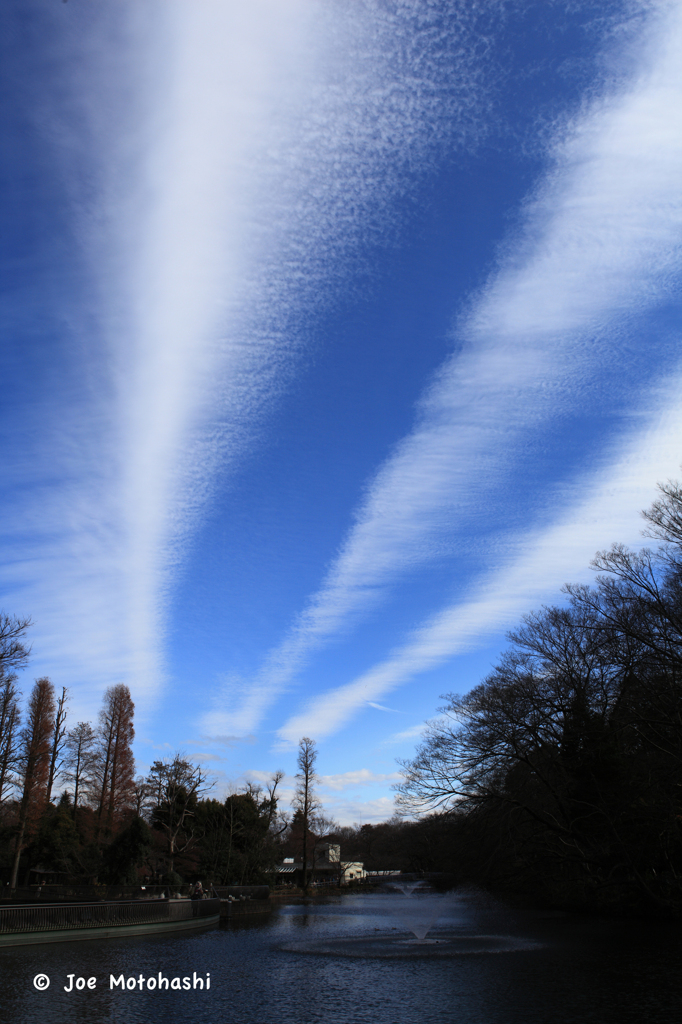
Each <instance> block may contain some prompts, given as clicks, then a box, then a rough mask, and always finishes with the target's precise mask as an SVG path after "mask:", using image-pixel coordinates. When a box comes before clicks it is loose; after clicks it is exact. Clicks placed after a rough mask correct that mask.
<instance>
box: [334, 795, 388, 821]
mask: <svg viewBox="0 0 682 1024" xmlns="http://www.w3.org/2000/svg"><path fill="white" fill-rule="evenodd" d="M325 810H326V811H327V812H328V813H329V814H330V815H331V816H332V817H333V819H334V821H338V823H339V825H364V824H368V825H376V824H378V823H379V822H382V821H387V820H388V819H389V818H392V817H393V815H394V814H395V804H394V801H393V798H392V797H389V796H380V797H376V798H375V799H374V800H353V799H350V800H349V799H338V800H326V801H325Z"/></svg>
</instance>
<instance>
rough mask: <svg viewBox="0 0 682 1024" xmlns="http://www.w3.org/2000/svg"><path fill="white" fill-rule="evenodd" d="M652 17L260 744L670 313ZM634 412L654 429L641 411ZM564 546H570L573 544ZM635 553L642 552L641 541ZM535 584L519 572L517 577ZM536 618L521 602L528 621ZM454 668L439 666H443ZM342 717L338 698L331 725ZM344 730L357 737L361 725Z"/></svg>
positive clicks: (673, 225) (314, 611) (678, 37)
mask: <svg viewBox="0 0 682 1024" xmlns="http://www.w3.org/2000/svg"><path fill="white" fill-rule="evenodd" d="M652 10H653V14H652V17H651V19H650V23H649V25H648V29H647V31H646V32H644V33H643V37H642V40H641V42H640V51H639V54H638V55H637V60H636V61H635V62H634V71H633V72H632V73H631V74H630V75H629V76H628V78H627V80H626V81H625V82H621V83H620V84H619V85H618V87H617V88H614V89H612V90H611V91H607V92H605V93H604V94H603V95H602V96H601V97H600V98H598V99H597V100H595V101H594V102H593V103H592V104H591V105H590V107H589V109H587V110H586V111H584V112H583V113H582V114H581V115H580V116H579V117H577V118H576V119H575V120H574V122H573V123H572V124H571V125H570V126H568V128H567V129H565V130H564V131H562V133H561V136H560V137H559V138H558V139H556V140H555V143H554V147H553V150H552V153H551V157H552V168H551V170H550V171H549V172H548V174H547V175H546V176H545V178H544V180H543V181H542V182H541V183H540V185H539V186H538V188H537V189H536V191H535V193H534V194H533V196H532V197H531V198H530V199H529V201H528V203H527V207H526V210H525V215H524V226H523V228H522V229H521V230H520V231H519V232H518V233H517V235H516V236H515V237H514V238H513V239H512V240H510V242H509V243H508V245H507V248H506V251H505V252H504V253H503V254H502V256H501V258H500V264H499V267H498V269H497V270H496V272H495V273H494V274H492V275H491V278H490V280H489V282H488V284H487V286H486V287H485V288H484V289H483V290H482V291H481V293H480V294H479V295H477V296H475V297H474V298H473V299H472V301H471V304H470V308H469V310H468V312H467V314H466V315H464V316H463V317H462V318H461V320H460V322H459V324H458V328H457V332H456V334H457V338H458V341H459V342H460V348H459V350H458V352H457V353H455V354H454V355H453V356H452V358H450V359H449V360H448V361H447V363H446V364H445V365H444V366H443V368H442V370H441V372H440V373H439V374H438V375H437V377H436V378H435V380H434V381H433V383H432V386H431V387H430V388H429V389H428V390H427V392H426V393H425V394H424V396H423V398H422V401H421V403H420V406H419V410H418V418H417V422H416V425H415V428H414V430H413V432H412V433H411V434H410V435H409V436H407V437H406V438H405V439H404V440H403V441H402V442H401V443H400V444H399V445H397V447H396V450H395V451H394V453H393V454H392V456H391V457H390V458H389V459H388V460H387V461H386V463H385V464H384V465H383V466H382V467H381V468H380V470H379V471H378V473H377V475H376V477H375V478H374V480H373V481H372V482H371V484H370V486H369V488H368V491H367V496H366V498H365V500H364V501H363V503H362V504H361V506H360V507H359V509H358V511H357V514H356V522H355V525H354V526H353V528H352V529H351V531H350V532H349V535H348V537H347V538H346V540H345V542H344V544H343V546H342V549H341V551H340V553H339V556H338V557H337V559H336V560H335V562H334V563H333V565H332V567H331V569H330V571H329V572H328V574H327V577H326V579H325V580H324V582H323V584H322V586H321V588H320V590H319V591H318V592H317V594H315V595H314V596H313V597H312V598H311V600H310V602H309V605H308V607H307V608H306V610H305V611H304V612H303V614H302V615H301V617H300V619H299V621H298V622H297V624H296V625H295V627H294V628H293V630H292V631H291V633H290V634H289V636H288V637H287V638H286V639H285V641H284V642H283V643H282V645H281V646H280V647H279V648H277V649H276V650H274V651H273V652H272V653H271V655H270V656H269V659H268V662H267V664H266V666H265V668H264V670H263V672H262V673H261V675H260V677H259V678H258V679H257V680H256V681H255V682H254V684H253V687H252V689H251V693H250V695H249V697H248V698H247V699H246V701H245V702H244V703H243V704H242V705H241V707H240V708H237V709H235V714H234V715H233V718H232V720H233V722H234V721H237V722H238V725H237V726H236V727H237V728H253V727H254V725H255V724H256V723H257V721H258V720H259V719H260V717H261V716H262V715H263V713H264V712H265V710H266V708H267V707H268V706H269V705H270V704H271V703H272V702H273V700H275V699H276V697H277V695H278V694H279V693H281V692H282V691H283V690H284V689H286V688H287V687H288V686H289V685H290V684H291V681H292V680H293V679H294V677H295V675H296V673H297V672H298V671H299V670H300V669H301V668H302V667H303V665H304V664H305V663H306V660H307V659H308V658H309V657H310V655H311V653H312V652H314V651H315V650H316V649H317V648H318V647H319V646H321V645H322V644H323V643H325V642H327V641H328V640H329V639H331V638H333V637H335V636H338V635H339V633H342V632H343V631H346V630H348V629H349V628H350V627H351V626H352V625H353V624H354V622H356V621H357V620H358V618H359V617H361V616H362V615H364V614H366V613H367V612H368V610H370V609H371V608H372V607H373V606H374V605H375V604H376V603H377V602H378V601H380V600H381V599H382V598H383V597H384V596H385V594H386V593H387V590H388V588H389V587H390V585H391V584H392V583H393V582H394V581H396V580H397V579H398V578H399V577H400V576H401V575H402V574H405V573H406V572H409V571H412V570H413V569H415V568H417V567H420V566H424V565H426V564H428V563H430V562H433V561H434V560H435V559H436V558H439V557H443V556H447V555H448V554H449V553H451V552H452V550H453V548H454V545H455V543H456V540H457V537H458V535H460V533H461V532H462V531H464V530H465V529H466V527H467V525H468V524H470V523H471V522H472V517H474V516H480V509H481V508H482V507H483V508H485V507H491V508H494V507H496V506H495V502H500V501H501V499H502V495H503V494H504V491H505V487H506V486H507V485H508V483H509V482H510V480H511V479H512V476H513V474H514V472H515V469H516V466H517V465H518V463H519V460H520V459H521V458H522V457H523V456H524V455H525V454H526V453H527V452H528V450H529V449H531V448H532V446H533V445H537V444H538V443H539V442H540V440H541V439H542V436H543V432H544V431H546V430H547V429H548V428H549V427H550V426H551V425H552V424H553V423H554V422H555V420H556V418H557V416H559V415H570V414H573V413H575V412H576V410H578V409H579V408H580V407H581V406H582V405H584V403H585V402H586V401H587V402H588V403H592V404H594V403H598V402H599V390H600V388H601V387H603V386H604V381H605V380H608V371H609V364H610V363H611V362H612V361H613V360H615V359H618V360H621V361H623V359H624V356H623V341H624V338H625V337H626V335H627V330H628V324H629V322H630V321H631V320H632V319H633V318H636V317H641V316H642V315H643V314H644V313H646V312H647V311H650V310H652V309H654V308H656V306H657V305H659V304H660V303H661V302H663V301H665V300H666V299H667V298H668V297H669V295H670V293H671V287H672V285H673V283H674V282H675V281H676V280H677V279H678V275H679V250H680V244H681V243H682V202H681V200H680V192H679V169H680V166H681V165H682V130H681V126H680V123H679V117H678V114H677V112H678V111H679V110H680V109H682V70H681V69H682V61H681V60H680V55H681V54H682V9H681V8H680V5H679V4H667V3H665V4H660V5H654V7H653V8H652ZM631 59H632V54H629V55H628V60H631ZM638 383H639V382H638ZM629 400H630V401H631V402H632V403H633V405H634V406H635V407H636V408H637V409H638V412H637V413H636V415H638V416H640V417H641V419H642V420H643V421H644V422H646V421H647V415H648V414H647V409H646V404H645V403H644V402H643V401H642V399H641V397H639V396H638V397H637V398H634V399H633V398H629ZM670 403H671V406H670V409H669V410H668V412H669V415H674V410H675V408H676V405H677V400H676V398H675V397H673V398H671V399H670ZM635 448H636V442H635ZM670 459H671V451H670V446H668V448H667V449H666V453H665V455H662V456H661V459H660V460H659V463H658V465H659V466H660V467H661V469H662V471H663V475H666V474H667V473H669V472H671V469H672V470H673V471H674V467H671V465H670ZM641 465H642V468H643V469H646V470H647V471H646V472H645V473H644V474H643V476H642V477H641V480H642V481H644V480H645V481H646V482H647V483H646V489H644V488H643V487H641V486H640V487H639V488H635V490H634V491H633V490H632V489H630V488H629V485H623V486H621V484H619V483H618V479H619V477H618V472H619V471H618V459H617V458H616V461H615V463H614V467H613V474H615V475H613V474H612V476H613V480H614V487H615V489H616V492H617V493H619V494H622V495H623V497H626V496H627V498H628V500H630V499H631V500H632V502H633V504H632V505H631V507H632V508H633V509H634V508H636V507H637V505H639V504H642V503H646V502H647V501H648V500H649V494H650V493H651V488H652V486H653V484H654V482H655V479H656V477H655V475H652V472H650V470H651V468H652V466H653V465H654V464H653V463H648V462H647V460H646V458H644V461H643V462H642V463H641ZM621 483H622V481H621ZM619 488H620V489H619ZM623 488H624V489H623ZM595 500H597V499H595ZM597 504H598V505H599V508H600V511H599V512H598V513H597V512H596V511H595V513H594V515H595V517H596V519H597V520H599V526H598V528H596V529H594V530H593V529H584V530H583V531H582V532H583V535H584V537H585V538H586V543H587V546H588V547H589V549H590V551H589V552H588V551H587V550H586V551H585V556H587V554H588V553H591V551H592V549H593V547H594V545H595V544H596V543H600V542H601V541H599V540H598V538H599V537H600V536H601V533H600V531H601V525H602V524H603V523H605V522H606V520H605V519H602V520H600V519H599V517H600V516H607V515H608V517H609V519H608V521H609V522H610V523H611V524H612V525H611V530H610V536H609V538H606V539H611V537H613V531H614V529H615V527H614V525H613V516H612V509H610V510H609V512H608V513H607V511H606V506H602V505H600V503H599V501H597ZM588 511H589V509H588V507H587V506H586V513H587V512H588ZM562 521H563V520H562ZM557 529H559V527H557ZM561 529H566V530H568V532H569V533H570V532H571V530H572V529H573V528H572V527H568V526H564V527H561ZM562 536H563V535H562ZM620 536H621V537H623V536H624V537H625V539H627V538H629V537H631V536H632V524H631V526H630V529H629V530H628V531H627V532H626V533H625V534H623V533H622V532H621V533H620ZM559 539H560V538H559ZM531 549H532V545H531ZM531 549H529V552H530V550H531ZM566 550H568V548H567V549H566ZM582 551H583V548H581V549H580V552H582ZM528 557H530V558H531V560H532V556H531V555H530V553H529V555H528ZM576 558H577V562H576V560H575V559H576ZM581 563H582V555H581V554H580V553H579V552H578V550H577V549H575V547H574V548H573V549H572V550H571V558H570V561H567V562H566V564H565V570H562V572H563V573H564V575H566V574H567V575H569V576H570V575H571V574H573V573H575V566H576V565H580V564H581ZM524 564H525V563H524ZM510 571H511V570H510ZM524 571H525V570H523V569H522V567H521V566H520V565H519V566H518V567H517V568H516V569H515V570H514V571H513V573H512V575H514V574H516V575H515V576H514V578H516V576H518V575H519V574H520V575H521V576H523V573H524ZM528 572H529V578H532V579H533V584H532V586H530V588H529V589H528V590H527V591H526V593H527V594H528V597H529V599H530V598H531V595H532V594H536V595H537V594H538V593H540V592H542V591H543V589H545V583H544V582H543V581H547V580H551V585H552V586H556V584H557V583H558V582H559V579H557V577H556V576H555V575H554V572H553V571H550V570H549V569H548V568H547V567H546V569H545V570H543V571H542V572H540V573H539V575H537V574H536V575H533V572H531V570H530V568H529V569H528ZM538 588H539V590H538ZM523 592H524V591H522V593H523ZM501 594H502V592H500V596H498V597H491V596H489V597H486V598H485V599H484V598H481V599H480V601H482V602H483V603H482V604H480V601H478V602H477V603H476V606H477V607H479V606H480V608H481V609H482V608H483V607H485V608H486V609H487V611H485V612H483V611H480V613H476V614H474V612H473V611H472V615H471V619H470V627H468V628H470V630H471V631H473V632H476V631H481V630H484V629H485V628H487V627H486V626H485V623H486V622H488V623H492V622H494V623H495V628H497V627H498V626H499V624H500V623H502V622H505V621H507V619H508V615H509V614H511V606H510V609H509V610H508V611H504V612H503V610H502V608H501V606H500V608H499V610H498V611H497V612H494V610H493V606H495V605H496V603H497V604H498V605H499V602H500V601H502V602H503V603H504V600H506V599H503V597H502V596H501ZM519 601H520V596H519V592H518V590H517V592H516V598H515V603H514V607H515V609H516V614H518V609H519ZM471 607H472V609H473V607H474V606H473V605H472V606H471ZM443 615H444V618H443V621H442V623H441V625H440V626H439V625H438V623H437V622H434V623H433V624H432V625H431V626H428V627H425V628H426V630H427V632H428V633H429V636H431V635H433V636H435V635H436V634H437V633H438V631H439V630H441V631H443V635H444V636H445V635H446V634H447V635H448V636H449V626H448V625H447V623H448V621H449V620H448V615H449V613H448V612H447V611H446V612H444V613H443ZM439 621H440V620H439ZM434 631H435V632H434ZM419 643H421V641H420V642H419ZM419 643H417V646H416V647H415V646H414V644H412V645H408V646H407V647H406V648H405V649H404V650H403V651H402V653H401V654H400V656H399V660H400V664H401V665H403V666H405V668H404V672H405V674H404V676H403V678H407V677H408V676H409V675H410V674H411V671H412V670H410V669H408V668H407V666H408V664H409V662H410V658H411V657H414V659H415V662H414V663H415V665H416V664H417V663H419V664H420V665H422V666H423V667H426V666H427V662H428V658H427V657H426V655H423V654H420V653H418V648H419V650H421V647H420V646H419ZM429 643H430V641H429ZM443 643H444V650H445V649H447V650H449V651H450V653H453V652H454V650H455V649H456V645H455V646H454V647H453V646H452V645H450V646H448V644H450V641H446V640H444V641H443ZM427 647H428V644H427ZM436 647H437V644H436V646H435V647H434V652H435V650H436ZM426 649H427V648H426V647H425V648H424V651H426ZM429 649H430V648H429ZM410 651H413V655H412V654H410V653H409V652H410ZM440 657H441V656H440V655H436V654H435V653H434V659H435V660H434V663H435V662H436V661H437V660H438V659H439V658H440ZM387 665H388V666H389V667H387V668H386V669H384V668H380V669H377V670H376V672H375V673H370V674H369V676H368V677H367V679H365V677H363V680H362V681H361V682H359V683H358V684H357V689H356V690H352V692H353V693H357V697H358V700H360V694H363V696H362V700H365V701H366V700H368V699H369V700H371V699H373V697H374V698H376V697H377V696H379V695H380V693H383V692H387V691H386V690H385V689H384V688H383V687H384V683H382V682H381V681H380V680H381V679H383V678H384V672H385V673H387V674H386V684H385V685H386V687H388V689H390V686H391V685H392V684H390V683H389V682H388V679H389V677H390V678H391V679H393V678H394V676H395V673H396V672H397V673H398V675H399V674H400V672H402V671H403V669H400V670H398V669H397V668H396V667H395V666H394V664H393V661H390V662H388V663H387ZM423 667H422V669H419V670H420V671H421V670H423ZM416 670H417V669H416V668H415V671H416ZM373 680H376V687H375V682H374V681H373ZM352 686H355V684H352ZM375 689H376V692H375ZM341 692H342V691H337V693H341ZM343 692H344V693H346V694H350V693H351V690H348V691H345V690H344V691H343ZM339 699H340V700H341V705H337V704H336V703H335V702H336V700H337V698H336V697H330V698H329V701H328V708H329V715H330V716H331V715H332V708H334V707H336V708H337V710H338V709H339V707H341V706H342V707H343V708H345V707H346V703H345V700H346V698H345V697H344V698H343V699H341V698H339ZM326 701H327V699H326V698H322V699H321V701H319V702H317V704H316V705H315V706H316V708H318V710H320V709H321V708H322V707H323V706H325V702H326ZM321 713H322V712H321V711H320V714H321ZM309 720H310V716H309V715H307V714H304V715H303V716H302V717H301V718H300V719H299V718H294V719H293V720H292V721H290V722H289V723H287V725H286V726H285V727H284V728H283V730H282V736H283V737H285V738H291V736H293V735H294V733H296V731H297V730H300V728H301V722H302V721H309ZM313 720H314V721H315V722H316V723H317V722H319V723H320V726H319V727H318V728H317V731H316V730H315V729H314V728H313V726H312V725H310V727H309V728H310V729H311V730H312V733H313V734H314V735H318V736H319V735H321V733H320V731H319V728H322V729H323V730H324V729H325V728H326V726H323V725H322V724H321V719H320V717H319V715H318V714H317V713H316V715H315V716H314V719H313ZM342 720H344V721H345V720H347V715H346V712H345V711H343V712H342V713H341V716H340V718H339V719H338V721H339V722H340V721H342ZM306 728H308V727H306Z"/></svg>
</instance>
